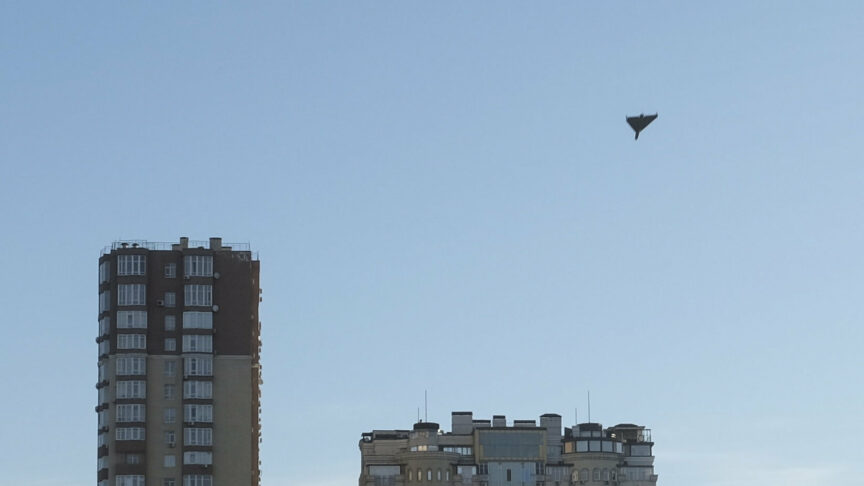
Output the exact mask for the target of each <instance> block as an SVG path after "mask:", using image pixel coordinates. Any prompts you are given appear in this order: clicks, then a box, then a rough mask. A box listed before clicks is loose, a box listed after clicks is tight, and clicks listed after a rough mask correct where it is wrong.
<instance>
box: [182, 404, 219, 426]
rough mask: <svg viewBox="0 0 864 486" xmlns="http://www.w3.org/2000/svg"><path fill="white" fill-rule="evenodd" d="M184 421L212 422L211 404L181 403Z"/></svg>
mask: <svg viewBox="0 0 864 486" xmlns="http://www.w3.org/2000/svg"><path fill="white" fill-rule="evenodd" d="M183 421H184V422H212V421H213V405H183Z"/></svg>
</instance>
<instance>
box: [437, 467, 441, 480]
mask: <svg viewBox="0 0 864 486" xmlns="http://www.w3.org/2000/svg"><path fill="white" fill-rule="evenodd" d="M438 481H441V470H440V469H439V470H438Z"/></svg>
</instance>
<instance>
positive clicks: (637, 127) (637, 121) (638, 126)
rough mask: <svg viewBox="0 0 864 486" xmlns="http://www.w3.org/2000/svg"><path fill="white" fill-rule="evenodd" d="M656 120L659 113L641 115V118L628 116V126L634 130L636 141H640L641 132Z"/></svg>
mask: <svg viewBox="0 0 864 486" xmlns="http://www.w3.org/2000/svg"><path fill="white" fill-rule="evenodd" d="M656 118H657V113H654V114H653V115H645V114H641V115H639V116H628V117H627V124H628V125H630V128H632V129H633V131H634V132H636V138H635V139H634V140H639V132H641V131H642V130H645V127H647V126H648V125H649V124H650V123H651V122H652V121H654V120H655V119H656Z"/></svg>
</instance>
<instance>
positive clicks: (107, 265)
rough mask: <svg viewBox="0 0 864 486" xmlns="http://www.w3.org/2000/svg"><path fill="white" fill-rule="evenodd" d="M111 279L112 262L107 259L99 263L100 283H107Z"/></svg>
mask: <svg viewBox="0 0 864 486" xmlns="http://www.w3.org/2000/svg"><path fill="white" fill-rule="evenodd" d="M109 280H111V262H110V261H108V260H105V261H104V262H102V263H100V264H99V283H100V284H101V283H105V282H107V281H109Z"/></svg>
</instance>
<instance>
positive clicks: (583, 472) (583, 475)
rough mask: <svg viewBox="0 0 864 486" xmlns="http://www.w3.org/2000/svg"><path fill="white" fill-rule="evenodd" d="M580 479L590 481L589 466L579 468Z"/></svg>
mask: <svg viewBox="0 0 864 486" xmlns="http://www.w3.org/2000/svg"><path fill="white" fill-rule="evenodd" d="M579 480H580V481H588V468H583V469H581V470H579Z"/></svg>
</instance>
